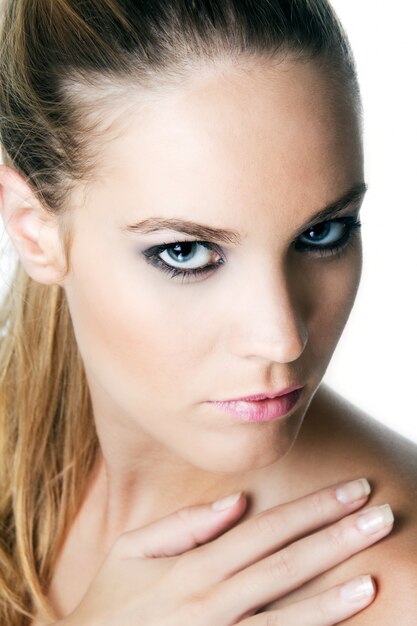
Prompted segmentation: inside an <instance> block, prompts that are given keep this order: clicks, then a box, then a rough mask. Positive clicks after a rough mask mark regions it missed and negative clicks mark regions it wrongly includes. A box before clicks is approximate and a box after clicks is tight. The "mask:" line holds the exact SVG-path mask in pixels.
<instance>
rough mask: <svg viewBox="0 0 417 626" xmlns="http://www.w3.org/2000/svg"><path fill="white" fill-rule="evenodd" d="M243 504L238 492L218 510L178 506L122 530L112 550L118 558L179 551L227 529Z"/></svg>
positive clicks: (244, 501) (152, 555) (153, 556)
mask: <svg viewBox="0 0 417 626" xmlns="http://www.w3.org/2000/svg"><path fill="white" fill-rule="evenodd" d="M236 495H238V494H236ZM229 497H230V496H229ZM246 504H247V501H246V498H245V496H244V494H243V493H242V492H240V494H239V497H238V498H237V499H236V500H235V501H234V502H232V503H230V502H229V506H228V507H227V508H224V509H221V510H213V508H212V505H211V504H201V505H196V506H190V507H186V508H183V509H179V510H178V511H175V513H172V514H170V515H167V516H166V517H163V518H161V519H159V520H157V521H155V522H151V523H150V524H147V525H146V526H142V527H141V528H135V529H134V530H130V531H127V532H125V533H123V534H122V535H120V536H119V537H118V538H117V540H116V541H115V543H114V545H113V547H112V551H113V553H115V554H116V555H117V557H119V558H158V557H168V556H175V555H178V554H182V553H183V552H186V551H187V550H190V549H191V548H194V547H196V546H199V545H201V544H202V543H204V542H205V541H209V540H211V539H213V538H215V537H218V535H219V534H220V533H222V532H224V531H225V530H227V529H228V528H230V526H231V525H232V524H234V523H235V522H236V520H237V519H238V518H239V517H241V515H242V513H243V512H244V511H245V509H246Z"/></svg>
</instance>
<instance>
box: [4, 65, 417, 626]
mask: <svg viewBox="0 0 417 626" xmlns="http://www.w3.org/2000/svg"><path fill="white" fill-rule="evenodd" d="M89 96H90V97H97V94H95V93H88V91H87V88H86V97H89ZM98 109H99V107H98ZM100 115H101V121H102V124H103V128H104V129H106V132H104V134H103V135H102V136H101V137H100V141H99V140H98V139H96V138H92V145H94V147H95V148H96V149H97V175H96V177H95V179H92V180H91V181H90V182H89V183H88V185H87V187H86V188H85V189H84V188H81V187H79V188H78V189H75V190H74V193H73V196H72V198H71V201H70V205H71V210H72V212H73V213H72V215H73V224H74V229H75V237H74V243H73V247H72V250H71V266H70V271H69V272H68V273H67V274H66V275H64V273H63V268H64V260H63V254H62V248H61V244H60V241H59V237H58V230H57V224H56V220H55V218H53V217H51V216H50V215H49V214H47V213H46V212H45V211H44V209H43V208H42V207H41V206H39V204H38V203H37V201H36V199H35V197H34V196H33V194H31V192H30V189H29V188H28V187H27V186H26V185H25V183H24V182H23V181H22V180H21V179H20V177H19V176H18V175H17V174H16V173H14V172H13V171H11V170H10V169H8V168H3V169H2V172H1V176H2V179H1V182H2V185H3V202H2V215H3V219H4V222H5V225H6V228H7V230H8V232H9V234H10V237H11V239H12V241H13V243H14V245H15V247H16V249H17V251H18V253H19V255H20V258H21V259H22V262H23V263H24V266H25V268H26V270H27V272H28V273H29V274H30V275H31V276H32V278H33V279H34V280H37V281H39V282H42V283H46V284H53V283H59V284H61V285H62V287H63V288H64V289H65V292H66V295H67V298H68V303H69V307H70V311H71V315H72V319H73V322H74V330H75V333H76V338H77V342H78V345H79V349H80V352H81V354H82V357H83V360H84V364H85V369H86V374H87V379H88V383H89V387H90V391H91V397H92V402H93V410H94V417H95V422H96V427H97V433H98V436H99V439H100V444H101V456H100V458H99V459H98V463H97V467H96V471H95V472H94V474H93V476H92V479H91V484H90V488H89V490H88V492H87V494H86V497H85V499H84V501H83V503H82V506H81V508H80V511H79V514H78V516H77V518H76V520H75V522H74V524H73V526H72V529H71V532H70V533H69V535H68V537H67V540H66V542H65V544H64V547H63V550H62V553H61V555H60V558H59V560H58V563H57V567H56V570H55V575H54V578H53V581H52V585H51V588H50V592H49V596H50V599H51V601H52V603H53V605H54V606H55V607H56V608H57V611H58V612H59V614H60V615H62V616H63V617H65V616H66V615H69V614H70V613H71V612H72V611H74V609H75V608H76V607H77V606H78V605H79V603H80V601H81V599H82V598H83V596H84V594H85V592H86V590H87V588H88V587H89V585H90V583H91V581H92V580H94V577H95V576H96V574H97V572H98V570H99V568H100V566H101V565H102V563H103V560H104V559H105V558H106V556H107V554H108V553H109V551H110V549H111V548H112V546H113V545H114V543H115V541H116V540H117V538H118V537H119V536H120V535H121V534H122V533H125V532H128V531H131V530H134V529H138V528H142V527H143V526H146V525H148V524H150V523H152V522H155V521H156V520H159V519H161V518H163V517H164V516H167V515H169V514H172V513H174V512H175V511H177V510H179V509H181V508H183V507H189V506H193V505H198V504H201V503H204V502H209V501H212V500H215V499H217V498H220V497H222V496H225V495H228V494H230V493H233V492H236V491H240V490H243V491H244V492H245V494H247V497H248V507H247V510H246V511H245V514H244V516H243V518H242V519H245V518H251V517H253V516H255V515H257V514H259V513H260V512H262V511H266V510H267V509H269V508H271V507H274V506H277V505H280V504H283V503H285V502H289V501H291V500H294V498H298V497H301V496H304V495H306V494H308V493H311V492H313V491H315V490H317V489H320V488H323V487H325V486H326V485H329V484H331V483H333V482H334V481H335V480H340V481H342V480H349V479H352V478H355V477H358V476H366V477H367V478H369V479H370V482H371V483H375V485H376V487H377V489H376V493H377V502H376V504H384V503H385V502H389V503H390V504H391V506H392V508H393V510H394V514H396V507H398V509H399V513H400V518H401V516H404V517H405V519H406V521H407V523H406V524H405V526H403V527H402V528H401V527H400V528H399V529H398V536H396V537H395V540H394V535H395V533H394V534H393V535H392V537H391V536H390V538H388V539H387V540H384V541H383V542H381V543H378V544H377V545H376V546H375V547H373V548H372V549H368V550H365V551H364V552H361V553H360V555H359V554H358V555H355V557H354V558H352V557H351V558H349V559H348V560H347V561H345V563H343V564H341V565H340V566H339V567H338V568H332V569H331V570H330V571H329V572H326V574H324V575H323V576H318V577H316V578H315V579H314V581H311V584H310V585H303V586H302V587H300V588H299V589H297V590H296V591H295V592H294V593H292V594H288V595H287V596H286V598H287V600H288V601H291V602H293V601H294V600H295V599H297V600H300V599H302V598H303V597H308V594H309V593H310V595H311V592H312V591H314V592H318V591H323V590H324V589H329V588H330V587H331V586H332V584H336V583H340V582H343V581H345V580H347V579H348V578H349V577H350V575H352V576H353V575H359V574H366V573H373V572H375V574H376V575H377V576H378V577H380V578H381V580H382V579H383V577H384V576H385V577H386V578H385V579H386V581H387V582H386V584H385V586H384V585H383V586H382V588H381V594H380V595H381V598H380V597H378V598H377V601H376V602H374V603H373V605H372V606H371V607H369V609H367V610H366V611H363V612H361V613H360V615H358V616H355V617H354V618H352V620H358V621H352V623H355V624H356V623H357V624H367V623H369V624H372V623H373V622H372V619H375V618H376V617H378V618H379V617H381V618H382V619H385V618H386V616H387V615H389V610H391V611H394V613H393V614H395V611H398V607H399V606H401V610H402V616H403V619H404V620H406V619H407V610H408V609H407V606H410V605H409V602H410V596H409V593H408V587H407V585H409V586H413V585H414V584H415V583H416V575H415V573H414V569H415V567H414V559H415V548H413V546H414V545H416V543H417V542H416V541H415V539H416V524H417V513H416V505H415V503H414V498H413V496H412V494H413V493H414V485H415V480H416V478H417V466H416V462H415V459H416V447H415V446H413V445H412V444H411V443H408V442H406V441H404V439H403V438H401V437H400V436H399V435H396V434H394V433H392V431H389V430H388V429H385V428H383V427H382V426H380V425H378V423H376V422H374V421H373V420H372V419H371V418H369V417H368V416H365V415H364V414H363V413H361V412H360V411H358V410H356V409H355V408H353V407H351V406H350V405H349V404H348V403H346V402H345V401H344V400H343V399H342V398H340V397H338V396H337V394H335V393H334V392H332V391H331V390H329V389H327V388H326V386H325V385H323V384H321V380H322V378H323V376H324V374H325V371H326V369H327V366H328V364H329V361H330V359H331V357H332V354H333V352H334V350H335V348H336V345H337V343H338V340H339V338H340V335H341V333H342V332H343V329H344V326H345V324H346V322H347V320H348V317H349V314H350V311H351V308H352V306H353V304H354V300H355V297H356V293H357V290H358V287H359V282H360V275H361V267H362V250H361V239H360V236H359V235H358V231H355V233H356V234H355V235H354V236H353V237H352V240H351V243H350V245H349V246H347V247H346V248H345V249H344V250H343V252H341V254H340V255H335V254H333V255H328V256H323V257H321V256H320V255H319V254H312V253H309V252H307V253H301V252H300V251H299V250H297V249H295V247H294V245H293V242H294V240H295V238H296V237H298V240H299V233H300V232H305V230H306V228H307V225H308V223H309V222H310V220H311V219H312V217H313V216H314V215H315V214H316V213H317V212H318V211H320V210H321V209H323V208H324V207H325V206H327V205H328V204H329V203H333V202H335V201H336V200H338V199H340V198H341V197H343V196H344V195H345V194H346V192H347V191H348V190H349V189H351V188H352V187H353V186H356V185H359V184H361V183H363V182H364V172H363V154H362V144H361V138H360V130H359V121H358V117H357V114H356V111H355V108H354V106H353V104H352V102H351V101H350V99H349V97H347V96H346V93H343V92H341V91H340V89H336V88H335V83H334V82H333V80H332V78H331V76H330V74H329V72H326V71H324V70H323V69H322V68H320V67H318V66H316V65H315V64H314V63H312V62H309V63H295V62H294V61H291V60H289V59H288V60H286V61H285V62H281V63H280V64H278V65H277V64H272V62H270V61H268V62H266V61H260V60H258V61H256V62H255V61H250V62H249V61H247V62H243V61H242V63H241V64H240V65H239V66H237V65H236V64H230V65H226V64H224V65H222V66H219V67H216V68H211V69H208V70H207V71H206V72H204V71H202V72H200V73H199V74H198V75H196V76H194V77H193V78H192V80H190V82H189V83H188V84H187V85H184V86H182V87H181V88H180V87H178V88H175V89H169V90H168V89H167V90H166V91H165V92H163V91H159V92H158V93H155V94H154V97H152V98H151V97H147V98H146V99H144V98H143V97H142V96H141V94H140V93H139V91H138V90H136V89H135V87H134V86H130V87H129V89H127V92H126V97H124V98H120V96H118V98H117V101H115V102H112V106H110V107H108V109H102V110H101V109H100ZM106 133H107V134H106ZM94 139H96V143H95V144H94ZM360 205H361V201H360V200H358V201H356V202H354V203H352V204H350V205H348V206H346V207H345V208H344V209H343V211H341V212H340V213H339V214H338V216H337V217H346V216H358V215H359V211H360ZM174 217H175V218H177V219H185V220H193V221H195V222H198V223H200V224H205V225H208V226H211V227H216V228H223V229H228V230H232V231H234V232H235V233H236V234H237V235H238V236H239V238H240V243H237V242H234V243H231V242H228V243H224V242H222V243H219V242H215V244H216V245H217V248H218V250H219V251H220V253H221V255H222V258H223V259H224V263H223V264H222V265H220V266H219V267H217V269H213V270H211V271H210V272H208V273H207V274H206V275H204V276H200V277H196V278H192V279H190V280H184V281H183V280H182V279H181V278H170V277H169V276H168V274H166V273H165V272H163V271H162V270H161V269H159V268H157V267H154V266H152V265H150V264H149V263H147V262H146V260H145V257H144V256H143V254H142V253H143V252H144V251H146V250H149V248H150V247H152V246H156V245H161V244H166V243H171V244H174V243H175V242H178V241H181V242H184V241H196V240H197V241H201V239H200V238H196V237H193V236H190V235H185V234H183V233H177V232H174V231H172V230H171V231H170V230H166V229H165V230H160V231H157V232H153V233H148V234H143V233H142V234H138V233H133V232H132V229H128V226H131V225H132V224H133V223H136V222H139V221H142V220H145V219H148V218H165V219H169V218H174ZM334 228H335V225H334V224H333V229H334ZM336 233H337V234H336ZM340 234H341V233H340V231H337V230H336V231H335V230H332V231H331V235H329V238H328V239H331V238H333V239H337V237H340ZM303 240H304V241H305V237H304V238H303ZM326 241H327V240H326ZM220 253H217V252H215V251H211V252H210V251H209V250H207V249H206V248H204V247H203V248H198V249H197V250H196V251H195V253H194V256H192V257H191V260H189V261H188V262H187V263H184V262H182V263H181V262H179V261H178V260H177V261H175V257H174V256H173V255H172V254H171V255H169V254H168V252H164V253H162V254H161V255H160V257H161V258H162V259H163V260H165V262H166V263H170V264H171V265H174V266H177V267H180V266H184V265H185V267H193V266H195V265H200V266H203V265H206V264H208V263H215V262H216V261H217V260H218V259H219V258H220ZM293 383H301V384H304V385H305V387H304V389H303V393H302V396H301V398H300V401H299V403H298V404H297V406H296V407H295V409H294V410H293V411H292V412H291V413H290V414H289V415H288V416H286V417H285V418H281V419H279V420H273V421H271V422H268V423H261V424H245V423H240V422H238V421H236V420H235V419H233V418H231V417H230V416H229V415H227V414H225V413H223V412H221V411H219V410H217V409H215V408H213V406H212V405H209V404H207V400H216V399H217V400H221V399H229V398H234V397H239V396H243V395H249V394H253V393H259V392H262V391H267V390H280V389H282V388H284V387H286V386H288V385H291V384H293ZM394 478H395V480H394ZM390 541H391V543H389V542H390ZM382 546H384V547H382ZM413 550H414V552H413ZM362 555H365V556H362ZM366 555H369V556H366ZM387 556H388V558H390V559H391V560H392V562H390V563H389V564H387V562H386V558H387ZM305 558H306V559H308V558H313V559H315V558H317V559H319V557H318V555H316V554H313V553H311V554H310V555H307V554H306V555H305ZM319 562H320V561H319V560H318V561H317V563H318V564H319ZM392 563H396V564H397V566H396V576H395V577H394V576H392ZM322 567H323V565H322ZM321 571H323V570H321ZM75 572H76V573H77V574H76V575H75ZM399 572H400V573H399ZM401 572H404V573H403V574H401ZM400 581H401V584H400ZM403 605H404V607H405V608H404V607H403ZM378 606H379V607H382V608H378ZM374 607H377V608H376V609H375V610H374ZM390 607H391V608H390ZM237 608H239V607H237ZM411 609H412V610H413V613H412V614H413V615H415V614H416V611H417V607H411V608H410V611H411ZM414 609H415V610H414ZM372 611H373V613H372ZM378 611H381V613H380V615H379V614H378ZM368 615H369V616H370V617H369V618H368V620H369V621H368V622H367V621H366V619H367V616H368ZM362 616H363V620H362V621H360V620H361V619H362ZM410 616H411V612H410ZM410 619H411V617H410ZM379 623H384V622H383V621H382V622H379ZM412 623H413V622H411V621H410V624H412ZM404 626H407V622H406V621H404Z"/></svg>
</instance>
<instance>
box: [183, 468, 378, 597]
mask: <svg viewBox="0 0 417 626" xmlns="http://www.w3.org/2000/svg"><path fill="white" fill-rule="evenodd" d="M341 489H343V491H341ZM370 489H371V488H370V485H369V483H368V481H367V480H366V479H364V478H361V479H359V480H357V481H350V482H349V483H342V484H336V485H332V486H331V487H326V488H325V489H320V490H318V491H316V492H314V493H311V494H308V495H307V496H303V497H302V498H298V499H296V500H292V501H291V502H286V503H284V504H280V505H278V506H275V507H273V508H271V509H268V510H267V511H264V512H262V513H260V514H258V515H256V516H254V517H252V518H250V519H248V520H246V521H244V522H242V523H240V524H237V525H236V526H235V527H234V528H232V529H231V530H229V531H228V532H227V533H226V534H224V535H222V536H221V537H219V538H217V539H216V541H214V542H211V543H209V544H207V545H204V546H201V547H200V548H198V550H196V551H193V552H190V553H189V554H188V555H187V560H188V561H189V563H190V565H192V563H193V560H194V559H195V568H194V569H195V575H196V576H197V577H198V574H199V572H201V576H202V577H203V578H202V580H201V583H204V585H212V584H215V583H217V582H219V581H221V580H223V579H225V578H228V577H230V576H232V575H233V574H235V573H236V572H238V571H240V570H242V569H243V568H245V567H248V566H249V565H251V564H252V563H254V562H255V561H259V559H261V558H263V557H265V556H267V555H268V554H272V553H273V552H276V551H277V550H278V549H280V548H281V547H282V546H285V545H286V544H288V543H289V542H290V541H294V540H295V539H298V538H299V537H302V536H305V535H306V534H308V533H309V532H312V531H314V530H317V529H318V528H321V527H323V526H324V525H326V524H330V523H331V522H334V521H336V520H338V519H340V518H341V517H343V516H344V515H347V514H348V513H350V512H351V511H353V510H356V509H358V508H359V507H361V506H362V505H363V504H364V503H365V502H366V500H367V499H368V496H369V493H370ZM340 494H345V496H347V497H344V498H343V499H344V500H346V499H349V496H350V497H353V498H357V499H356V500H353V501H352V502H340V501H339V500H338V499H337V496H339V497H340ZM196 582H197V581H196Z"/></svg>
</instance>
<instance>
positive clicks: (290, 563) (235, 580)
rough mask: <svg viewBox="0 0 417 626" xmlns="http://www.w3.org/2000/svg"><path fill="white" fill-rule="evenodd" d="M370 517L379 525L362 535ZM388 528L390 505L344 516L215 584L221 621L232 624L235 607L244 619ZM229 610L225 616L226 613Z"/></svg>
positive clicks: (358, 548)
mask: <svg viewBox="0 0 417 626" xmlns="http://www.w3.org/2000/svg"><path fill="white" fill-rule="evenodd" d="M375 514H380V515H381V520H382V522H383V523H384V525H383V526H381V527H379V528H377V524H376V521H374V522H371V523H370V526H368V527H367V530H366V531H365V526H364V524H363V522H364V520H365V519H368V518H369V515H375ZM375 519H376V518H375ZM392 527H393V516H392V511H391V508H390V507H389V505H384V506H382V507H370V508H369V509H366V510H364V511H361V512H360V513H355V514H353V515H349V516H348V517H347V518H345V519H343V520H341V521H339V522H337V523H336V524H333V525H331V526H329V527H328V528H325V529H324V530H320V531H318V532H316V533H314V534H313V535H309V536H308V537H304V538H303V539H299V540H298V541H296V542H294V543H293V544H291V545H289V546H287V547H286V548H283V549H282V550H280V551H278V552H277V553H276V554H273V555H271V556H268V557H266V558H265V559H262V560H261V561H259V562H257V563H255V564H254V565H251V566H250V567H249V568H246V569H244V570H242V571H240V572H238V573H237V574H235V576H233V577H232V578H229V579H228V580H226V581H223V582H222V583H221V584H219V585H217V588H216V593H215V594H213V602H214V605H215V607H216V610H217V611H219V614H221V615H225V617H229V618H230V619H235V618H236V606H238V607H239V610H241V611H243V615H245V614H247V611H251V610H253V609H258V608H259V607H262V606H265V605H267V604H269V603H270V602H273V601H274V600H277V599H278V598H280V597H283V596H285V595H286V594H288V593H290V592H291V591H294V589H298V588H299V587H301V586H302V585H303V584H304V583H306V582H307V581H309V580H311V579H312V578H315V576H317V575H318V574H320V573H322V572H324V571H327V570H329V569H330V568H332V567H334V566H335V565H337V564H338V563H340V562H341V561H345V560H346V559H347V558H349V557H350V556H352V555H353V554H356V553H357V552H360V551H361V550H363V549H364V548H366V547H368V546H369V545H371V544H373V543H375V542H377V541H379V539H382V537H384V536H386V535H387V534H388V533H389V532H391V530H392ZM237 600H239V602H237ZM229 609H230V613H228V614H226V613H227V611H228V610H229ZM220 611H221V612H220ZM225 612H226V613H225Z"/></svg>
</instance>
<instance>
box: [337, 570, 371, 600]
mask: <svg viewBox="0 0 417 626" xmlns="http://www.w3.org/2000/svg"><path fill="white" fill-rule="evenodd" d="M340 594H341V596H342V598H343V599H344V600H347V601H348V602H360V601H361V600H364V599H365V598H369V597H371V596H373V595H374V594H375V588H374V585H373V582H372V578H371V577H370V576H369V575H367V576H357V577H356V578H353V579H352V580H350V581H349V582H348V583H346V585H343V587H342V588H341V590H340Z"/></svg>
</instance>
